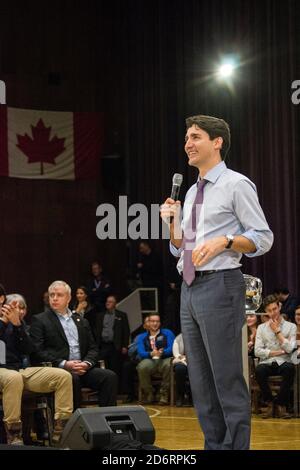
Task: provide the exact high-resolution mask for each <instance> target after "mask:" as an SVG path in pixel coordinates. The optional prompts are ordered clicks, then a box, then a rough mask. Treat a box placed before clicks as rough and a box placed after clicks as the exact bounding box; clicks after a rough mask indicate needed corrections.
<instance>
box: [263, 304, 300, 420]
mask: <svg viewBox="0 0 300 470" xmlns="http://www.w3.org/2000/svg"><path fill="white" fill-rule="evenodd" d="M263 305H264V308H265V312H266V313H267V314H268V315H269V320H268V321H267V322H265V323H262V324H261V325H259V326H258V328H257V333H256V340H255V356H257V357H259V358H260V361H259V364H258V366H257V367H256V370H255V375H256V380H257V382H258V384H259V386H260V389H261V392H262V396H263V400H264V402H265V403H266V404H267V408H266V411H265V413H264V414H263V415H262V417H263V418H269V417H271V416H272V414H273V403H274V404H275V405H276V407H277V416H278V417H279V418H290V417H291V415H290V414H289V413H288V412H287V406H288V404H289V396H290V388H291V385H292V383H293V379H294V372H295V370H294V365H293V364H292V363H291V353H292V351H293V350H294V347H295V342H296V333H297V328H296V325H295V324H294V323H291V322H288V321H286V320H284V319H283V318H282V316H281V315H280V310H279V305H278V299H277V297H276V296H274V295H269V296H268V297H266V298H265V299H264V302H263ZM270 375H280V376H282V377H283V380H282V383H281V386H280V390H279V393H278V395H277V397H275V399H273V395H272V392H271V389H270V386H269V383H268V377H269V376H270Z"/></svg>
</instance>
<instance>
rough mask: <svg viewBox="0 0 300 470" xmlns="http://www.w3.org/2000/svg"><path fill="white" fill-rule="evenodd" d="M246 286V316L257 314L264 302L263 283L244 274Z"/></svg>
mask: <svg viewBox="0 0 300 470" xmlns="http://www.w3.org/2000/svg"><path fill="white" fill-rule="evenodd" d="M243 276H244V280H245V284H246V299H245V310H246V314H255V312H256V310H257V309H258V308H259V307H260V305H261V302H262V282H261V280H260V279H259V278H258V277H254V276H250V275H249V274H244V275H243Z"/></svg>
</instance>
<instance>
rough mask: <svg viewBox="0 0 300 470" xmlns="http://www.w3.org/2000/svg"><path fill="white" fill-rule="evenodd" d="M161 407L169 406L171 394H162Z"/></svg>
mask: <svg viewBox="0 0 300 470" xmlns="http://www.w3.org/2000/svg"><path fill="white" fill-rule="evenodd" d="M158 404H159V405H162V406H165V405H168V404H169V394H168V393H166V392H161V394H160V398H159V402H158Z"/></svg>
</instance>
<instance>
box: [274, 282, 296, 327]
mask: <svg viewBox="0 0 300 470" xmlns="http://www.w3.org/2000/svg"><path fill="white" fill-rule="evenodd" d="M274 294H275V295H276V297H277V299H278V300H279V302H281V309H280V313H281V315H284V316H286V320H289V321H292V322H294V321H295V309H296V307H297V306H298V305H299V304H300V300H299V298H298V297H296V296H294V295H291V294H290V292H289V290H288V289H287V288H286V287H278V288H276V289H275V290H274Z"/></svg>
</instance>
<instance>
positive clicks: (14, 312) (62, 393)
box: [0, 294, 73, 445]
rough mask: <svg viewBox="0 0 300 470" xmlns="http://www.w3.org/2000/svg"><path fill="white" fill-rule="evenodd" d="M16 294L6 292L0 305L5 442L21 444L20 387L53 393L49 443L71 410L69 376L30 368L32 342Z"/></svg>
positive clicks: (55, 439) (0, 379)
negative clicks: (51, 431) (53, 423)
mask: <svg viewBox="0 0 300 470" xmlns="http://www.w3.org/2000/svg"><path fill="white" fill-rule="evenodd" d="M20 297H21V296H19V295H17V294H13V295H8V296H7V299H6V304H5V305H2V307H1V314H0V315H1V316H0V339H1V340H2V341H4V343H5V345H6V364H1V365H0V390H1V392H2V403H3V412H4V418H3V422H4V426H5V429H6V435H7V443H8V444H12V445H17V444H22V443H23V441H22V422H21V402H22V393H23V390H29V391H31V392H38V393H48V392H54V394H55V415H54V419H55V426H54V431H53V436H52V439H53V442H54V443H57V442H58V441H59V439H60V436H61V433H62V431H63V428H64V426H65V424H66V422H67V420H68V419H69V418H70V416H71V414H72V411H73V393H72V379H71V377H70V374H68V373H67V372H66V371H65V370H62V369H54V368H52V367H31V365H30V355H31V354H32V352H33V351H34V345H33V342H32V340H31V338H30V336H29V334H28V331H27V327H26V325H25V323H24V321H23V312H22V310H21V309H20V308H19V302H18V300H17V298H20Z"/></svg>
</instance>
